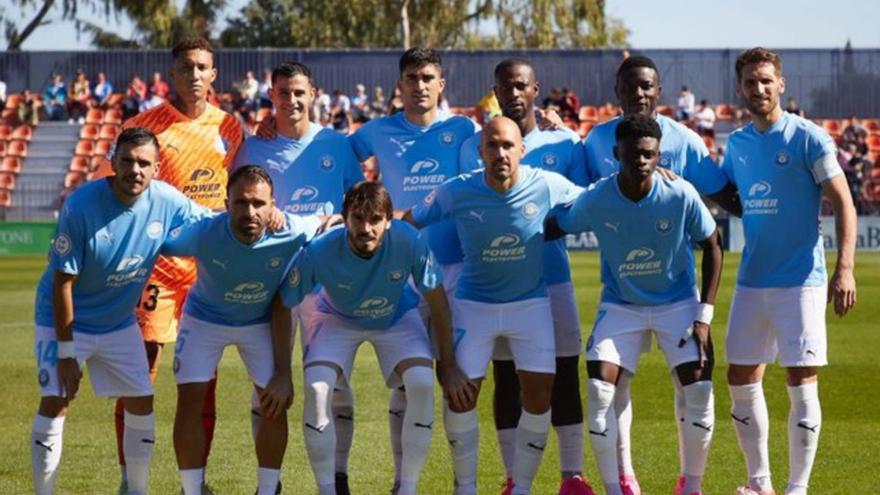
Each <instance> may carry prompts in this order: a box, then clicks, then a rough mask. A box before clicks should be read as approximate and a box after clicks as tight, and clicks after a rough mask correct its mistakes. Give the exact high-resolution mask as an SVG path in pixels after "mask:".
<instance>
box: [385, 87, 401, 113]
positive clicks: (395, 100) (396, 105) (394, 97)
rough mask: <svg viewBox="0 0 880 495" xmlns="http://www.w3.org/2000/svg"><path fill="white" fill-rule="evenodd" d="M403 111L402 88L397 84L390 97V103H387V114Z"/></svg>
mask: <svg viewBox="0 0 880 495" xmlns="http://www.w3.org/2000/svg"><path fill="white" fill-rule="evenodd" d="M401 111H403V100H402V99H400V88H398V87H397V86H395V87H394V92H393V93H391V98H388V104H387V105H385V114H386V115H394V114H395V113H397V112H401Z"/></svg>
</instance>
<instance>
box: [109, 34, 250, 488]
mask: <svg viewBox="0 0 880 495" xmlns="http://www.w3.org/2000/svg"><path fill="white" fill-rule="evenodd" d="M171 57H172V65H171V68H169V69H168V76H169V78H170V79H171V82H172V84H173V85H174V93H175V96H174V98H173V99H172V100H171V101H168V102H166V103H163V104H162V105H160V106H158V107H156V108H153V109H151V110H149V111H147V112H144V113H141V114H140V115H138V116H136V117H134V118H132V119H129V120H128V121H126V122H125V124H124V125H123V127H133V126H141V127H146V128H147V129H150V130H151V131H153V133H154V134H155V135H156V137H157V138H158V139H159V146H160V147H159V161H160V162H161V163H162V167H161V169H160V170H159V175H158V176H157V177H158V178H160V179H162V180H164V181H166V182H168V183H169V184H171V185H172V186H174V187H176V188H177V189H178V190H180V191H181V192H183V193H184V194H185V195H186V196H187V197H189V198H190V199H192V200H193V201H195V202H197V203H199V204H201V205H203V206H206V207H208V208H211V209H213V210H219V209H222V208H223V202H224V200H225V197H226V179H227V176H228V173H227V170H228V168H229V167H230V166H231V165H232V160H233V157H235V153H236V151H237V150H238V147H239V145H240V144H241V141H242V138H243V133H242V130H241V127H240V125H239V123H238V120H236V118H235V117H233V116H232V115H229V114H227V113H225V112H223V111H222V110H220V109H218V108H216V107H214V106H212V105H209V104H208V100H207V98H208V89H209V88H210V87H211V84H212V83H213V81H214V79H215V78H216V77H217V69H216V68H214V49H213V48H212V47H211V45H210V43H208V42H207V41H205V40H204V39H202V38H186V39H184V40H182V41H180V42H179V43H177V45H175V46H174V48H173V49H172V50H171ZM195 277H196V269H195V264H194V263H193V261H192V260H190V259H187V258H174V257H164V256H163V257H160V258H159V261H158V262H157V263H156V267H155V269H154V270H153V274H152V275H151V277H150V280H149V282H147V286H146V288H145V290H144V293H143V294H142V296H141V300H140V302H139V303H138V306H137V318H138V324H139V325H140V327H141V330H142V331H143V335H144V342H145V345H146V348H147V360H148V362H149V365H150V368H149V369H150V377H151V380H154V379H155V377H156V373H157V372H158V366H159V359H160V356H161V354H162V347H163V346H164V344H165V343H167V342H173V341H174V339H175V337H176V336H177V327H178V320H179V318H180V312H181V310H182V308H183V302H184V300H185V299H186V293H187V291H188V290H189V288H190V286H191V285H192V284H193V282H194V281H195ZM215 389H216V380H212V381H211V386H210V387H209V390H208V398H207V400H206V401H205V410H204V414H203V416H202V422H203V425H204V428H205V437H206V438H207V442H208V444H207V445H208V447H207V449H205V456H206V458H207V455H208V452H210V449H211V440H212V439H213V438H214V423H215V420H216V416H215V407H214V406H215V401H214V390H215ZM123 431H124V430H123V418H122V412H121V403H119V402H117V405H116V438H117V446H118V448H119V463H120V465H122V467H123V469H122V474H123V486H124V484H125V456H124V455H123V453H122V449H121V446H122V444H123Z"/></svg>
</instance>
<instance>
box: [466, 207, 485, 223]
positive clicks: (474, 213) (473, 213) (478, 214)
mask: <svg viewBox="0 0 880 495" xmlns="http://www.w3.org/2000/svg"><path fill="white" fill-rule="evenodd" d="M485 214H486V212H485V211H481V212H477V211H476V210H471V211H469V212H468V215H470V216H472V217H474V218H476V219H477V220H479V221H480V223H483V221H484V220H483V215H485Z"/></svg>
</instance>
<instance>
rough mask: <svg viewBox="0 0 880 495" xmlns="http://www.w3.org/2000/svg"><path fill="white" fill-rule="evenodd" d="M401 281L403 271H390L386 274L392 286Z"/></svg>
mask: <svg viewBox="0 0 880 495" xmlns="http://www.w3.org/2000/svg"><path fill="white" fill-rule="evenodd" d="M401 280H403V270H392V271H390V272H388V281H389V282H391V283H392V284H395V283H397V282H400V281H401Z"/></svg>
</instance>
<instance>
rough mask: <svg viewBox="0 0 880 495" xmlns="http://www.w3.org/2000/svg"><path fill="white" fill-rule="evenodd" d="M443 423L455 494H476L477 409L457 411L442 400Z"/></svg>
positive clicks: (478, 440)
mask: <svg viewBox="0 0 880 495" xmlns="http://www.w3.org/2000/svg"><path fill="white" fill-rule="evenodd" d="M443 424H444V426H445V428H446V439H447V440H448V441H449V450H450V453H451V454H452V469H453V472H454V473H455V494H456V495H476V493H477V462H478V458H477V453H478V450H479V442H480V430H479V426H480V424H479V422H478V421H477V411H476V409H472V410H470V411H467V412H463V413H457V412H453V411H451V410H449V405H448V404H446V403H445V402H444V408H443Z"/></svg>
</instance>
